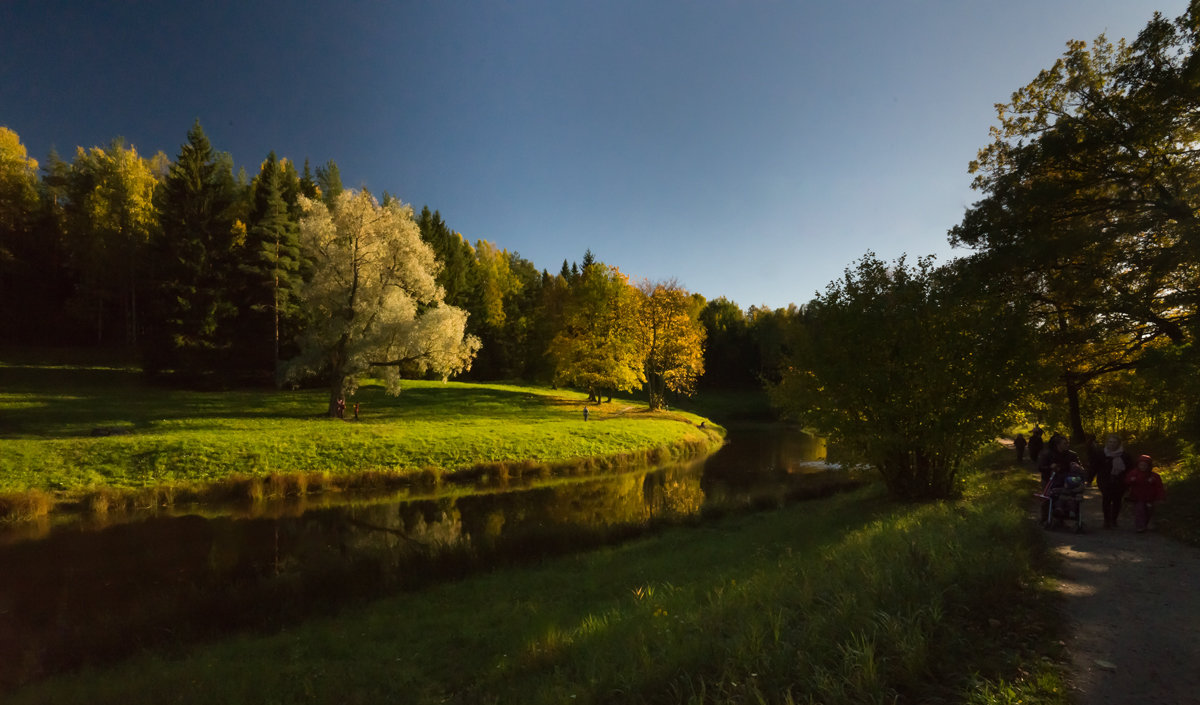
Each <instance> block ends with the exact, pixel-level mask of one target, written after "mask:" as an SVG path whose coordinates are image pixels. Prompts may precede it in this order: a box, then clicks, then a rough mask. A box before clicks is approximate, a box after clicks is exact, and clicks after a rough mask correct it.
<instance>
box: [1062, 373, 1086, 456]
mask: <svg viewBox="0 0 1200 705" xmlns="http://www.w3.org/2000/svg"><path fill="white" fill-rule="evenodd" d="M1079 389H1080V385H1079V384H1078V383H1077V382H1074V381H1072V380H1067V409H1068V411H1069V412H1070V415H1071V442H1072V443H1082V442H1083V440H1084V438H1085V437H1086V436H1087V434H1086V433H1084V431H1083V415H1082V413H1081V412H1080V410H1079Z"/></svg>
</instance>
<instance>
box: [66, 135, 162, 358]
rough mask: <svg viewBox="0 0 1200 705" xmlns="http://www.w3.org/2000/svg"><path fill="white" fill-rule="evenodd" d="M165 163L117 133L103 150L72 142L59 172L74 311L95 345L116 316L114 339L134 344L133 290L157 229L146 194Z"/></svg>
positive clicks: (151, 200) (137, 304)
mask: <svg viewBox="0 0 1200 705" xmlns="http://www.w3.org/2000/svg"><path fill="white" fill-rule="evenodd" d="M166 163H167V158H166V156H165V155H163V154H162V153H159V154H158V155H156V156H155V157H154V158H153V159H152V160H148V159H144V158H142V157H141V156H139V155H138V153H137V150H136V149H135V148H134V147H133V146H132V145H130V146H126V145H125V143H124V141H123V140H121V139H120V138H118V139H115V140H113V141H112V143H111V144H109V145H108V146H107V147H93V148H91V149H88V150H85V149H84V148H83V147H79V148H78V149H77V150H76V152H75V160H74V162H72V163H71V166H70V170H69V172H68V173H67V182H66V189H65V195H66V200H65V201H64V202H63V203H62V204H61V206H62V210H63V227H64V230H65V233H64V234H65V236H66V243H67V251H68V253H69V256H70V260H69V266H70V267H71V268H72V269H73V270H74V271H75V273H76V275H77V277H78V284H77V291H76V296H75V299H74V308H75V310H76V311H77V312H79V316H80V318H81V319H82V320H84V321H86V322H88V323H90V324H91V325H93V326H94V328H93V330H94V333H95V340H96V342H98V343H101V342H104V341H105V339H106V337H105V336H106V334H107V330H106V329H107V325H106V321H107V320H108V319H109V318H110V317H111V316H113V315H117V316H120V317H121V319H122V320H123V321H124V331H123V335H122V336H121V339H123V340H124V342H125V343H126V344H128V345H136V344H137V342H138V340H137V339H138V332H139V328H140V325H139V316H140V308H141V306H142V305H143V304H142V302H141V301H139V296H138V294H139V292H142V289H143V285H144V278H145V276H146V269H147V266H148V265H147V261H146V259H147V253H148V248H149V244H150V239H151V237H152V236H153V234H154V232H155V230H156V229H157V227H158V222H159V214H158V209H157V208H156V207H155V204H154V193H155V189H156V188H157V187H158V184H159V177H158V174H160V173H162V171H163V170H164V168H165V165H166ZM143 293H144V292H143Z"/></svg>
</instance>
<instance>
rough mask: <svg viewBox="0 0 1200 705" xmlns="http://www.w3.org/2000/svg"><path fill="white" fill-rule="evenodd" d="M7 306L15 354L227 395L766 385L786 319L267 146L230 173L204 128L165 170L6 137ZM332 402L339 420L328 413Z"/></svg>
mask: <svg viewBox="0 0 1200 705" xmlns="http://www.w3.org/2000/svg"><path fill="white" fill-rule="evenodd" d="M0 169H2V177H0V178H2V181H0V237H2V239H0V295H2V296H3V300H4V301H5V302H6V303H5V305H4V307H3V313H2V315H3V321H2V322H0V325H2V326H3V329H4V330H5V331H6V335H5V337H6V339H7V341H8V342H9V343H12V344H26V345H75V346H95V347H99V348H105V347H107V348H123V349H126V350H130V351H136V353H137V355H138V357H139V359H140V361H141V363H142V365H143V367H144V369H145V370H146V372H147V373H148V374H150V375H152V376H155V377H158V378H166V379H168V380H170V381H174V382H176V383H181V384H188V385H201V386H207V387H214V388H221V387H229V386H237V385H268V384H280V385H282V384H296V383H312V382H328V383H329V385H330V389H331V404H335V403H336V398H337V397H338V396H341V395H344V394H345V393H348V392H350V391H352V389H353V384H354V380H356V379H357V378H358V377H359V376H361V375H362V374H364V373H367V372H374V373H377V374H378V375H379V376H383V377H389V376H390V377H392V378H393V379H394V378H396V377H398V375H400V374H416V375H441V376H458V377H460V378H465V379H473V380H496V379H511V380H517V379H522V380H530V381H539V382H553V383H560V384H570V385H575V386H579V387H581V388H584V389H587V390H589V391H591V392H593V393H594V394H595V395H597V396H598V395H600V394H602V393H604V392H606V391H607V392H609V393H611V391H612V390H626V391H630V390H635V389H643V388H644V389H645V391H646V392H647V393H648V396H649V398H650V400H651V402H652V404H653V405H654V406H661V405H662V404H664V403H665V401H666V399H667V395H668V394H677V395H679V394H682V395H688V394H691V393H692V392H693V391H694V390H695V389H696V386H697V384H698V383H699V382H700V380H701V379H702V378H703V382H704V384H705V385H706V386H708V387H710V388H746V387H756V386H758V385H759V383H760V379H761V378H762V377H763V376H764V375H769V374H773V371H774V370H775V369H777V368H778V359H779V356H780V354H781V348H780V346H781V344H782V342H781V341H782V336H781V330H782V328H783V324H784V321H785V320H786V319H787V318H789V317H790V316H792V315H794V312H795V309H794V308H793V309H791V310H774V311H773V310H768V309H765V308H754V307H752V308H750V309H749V310H746V311H744V310H742V309H741V308H740V307H738V306H737V305H736V304H734V303H732V302H730V301H728V300H726V299H724V298H718V299H715V300H713V301H706V300H705V299H704V298H703V297H702V296H700V295H699V294H695V293H691V292H688V291H686V290H685V289H683V288H682V287H680V286H679V285H678V284H676V283H675V282H673V281H667V282H654V283H651V282H636V283H635V282H630V281H629V279H628V277H626V276H625V275H624V274H623V273H621V272H620V270H619V269H618V268H616V267H613V266H609V265H607V264H605V263H603V262H600V261H598V260H597V259H596V258H595V257H594V256H593V255H592V253H591V251H590V250H589V251H588V252H586V253H584V254H583V258H582V261H581V262H567V261H564V262H563V263H562V266H561V268H560V269H559V270H558V271H556V272H553V273H551V272H549V271H547V270H545V269H541V270H539V269H538V268H537V267H536V266H535V265H534V264H533V263H532V262H530V261H529V260H527V259H524V258H523V257H521V256H520V255H519V254H518V253H516V252H510V251H508V250H505V249H502V248H500V247H498V246H497V245H494V244H492V243H491V242H488V241H487V240H482V239H481V240H477V241H475V242H474V243H473V244H472V243H471V242H469V241H468V240H467V238H465V237H464V236H463V235H462V234H461V233H458V232H456V231H454V230H452V229H451V228H450V227H449V226H448V224H447V223H446V221H445V220H444V219H443V217H442V215H441V214H440V213H439V212H438V211H436V210H435V211H431V210H430V209H429V208H428V207H425V208H423V209H422V210H421V211H420V212H419V213H416V212H414V211H413V209H412V208H410V207H409V206H407V205H404V204H402V203H401V202H400V201H399V200H398V199H397V198H396V197H394V196H392V195H390V194H388V193H386V192H384V193H383V194H382V195H381V196H380V197H379V198H376V197H375V196H373V195H372V194H370V193H368V192H365V191H363V190H359V191H355V190H352V189H346V188H345V187H344V186H343V184H342V181H341V175H340V172H339V169H338V166H337V164H336V163H335V162H333V161H330V162H327V163H326V164H323V165H320V166H318V167H316V168H315V169H312V168H311V167H310V165H309V163H308V161H307V160H306V161H305V162H304V163H303V165H302V166H299V167H298V165H297V163H296V162H295V161H293V160H290V159H287V158H280V157H277V156H276V155H275V154H274V153H273V152H272V153H271V154H269V155H267V157H266V158H265V159H264V160H263V161H262V163H261V165H260V167H259V169H258V172H257V173H256V174H254V175H253V176H248V175H247V174H246V173H245V172H244V170H242V171H239V172H237V173H235V171H234V167H233V160H232V158H231V156H230V155H229V154H227V153H223V152H220V151H218V150H216V149H215V148H214V147H213V146H212V145H211V144H210V143H209V140H208V138H207V137H206V135H205V134H204V130H203V128H202V127H201V125H200V123H199V122H198V121H197V123H196V124H195V125H193V127H192V128H191V130H189V131H188V133H187V139H186V142H184V143H183V144H182V146H181V148H180V151H179V153H178V155H177V156H176V158H175V159H174V160H171V159H169V158H168V157H167V156H166V155H164V154H163V153H161V152H160V153H158V154H155V155H153V156H149V157H146V156H143V155H140V154H139V153H138V152H137V150H136V148H135V147H134V146H132V145H128V144H126V143H125V142H124V141H123V140H121V139H119V138H118V139H115V140H113V141H112V142H111V143H110V144H108V145H105V146H96V147H91V148H87V149H85V148H83V147H79V148H77V150H76V152H75V154H74V157H73V159H71V160H70V161H66V160H64V159H62V158H61V157H59V156H58V155H57V154H54V153H52V154H50V155H49V157H48V159H47V160H46V161H45V162H44V163H43V164H41V165H39V164H38V162H37V161H36V160H35V159H33V158H31V157H30V156H29V155H28V154H27V151H26V149H25V148H24V146H23V145H22V144H21V141H20V138H19V136H18V135H17V134H16V133H14V132H13V131H12V130H9V129H7V128H3V127H0ZM332 408H333V407H332V406H331V409H332Z"/></svg>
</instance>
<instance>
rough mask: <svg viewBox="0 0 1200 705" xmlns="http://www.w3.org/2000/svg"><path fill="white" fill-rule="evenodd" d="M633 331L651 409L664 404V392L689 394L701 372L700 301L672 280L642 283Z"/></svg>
mask: <svg viewBox="0 0 1200 705" xmlns="http://www.w3.org/2000/svg"><path fill="white" fill-rule="evenodd" d="M638 291H639V292H640V294H641V300H640V306H639V308H638V319H637V329H636V330H637V333H638V335H639V337H640V347H641V349H642V350H643V351H644V355H645V358H644V363H643V365H644V370H645V378H646V392H647V395H648V397H649V402H650V408H651V409H661V408H663V406H664V405H665V404H666V393H667V392H668V391H670V392H674V393H676V394H682V395H683V396H691V395H692V394H693V393H694V392H695V391H696V382H697V381H698V380H699V379H700V377H701V375H703V374H704V339H705V331H704V326H703V324H701V323H700V321H699V320H698V316H699V307H698V306H697V305H696V304H697V303H700V305H701V306H702V305H703V302H702V301H699V302H698V301H697V300H695V299H693V298H692V295H690V294H689V293H688V292H687V291H685V290H684V289H683V288H682V287H680V286H679V285H678V284H677V283H676V282H674V281H669V282H659V283H651V282H649V281H646V282H642V283H641V284H640V285H639V286H638Z"/></svg>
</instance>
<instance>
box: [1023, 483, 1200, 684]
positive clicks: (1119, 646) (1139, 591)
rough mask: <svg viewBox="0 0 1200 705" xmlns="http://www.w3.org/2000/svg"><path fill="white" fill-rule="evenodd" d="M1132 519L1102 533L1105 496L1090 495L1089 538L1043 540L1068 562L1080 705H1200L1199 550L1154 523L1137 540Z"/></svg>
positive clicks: (1064, 586) (1061, 576)
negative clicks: (1165, 533)
mask: <svg viewBox="0 0 1200 705" xmlns="http://www.w3.org/2000/svg"><path fill="white" fill-rule="evenodd" d="M1030 484H1031V485H1034V484H1036V481H1035V482H1032V483H1030ZM1167 499H1168V501H1170V497H1168V498H1167ZM1132 509H1133V508H1132V507H1131V506H1130V505H1128V504H1126V505H1125V506H1124V507H1123V508H1122V510H1121V517H1120V526H1119V527H1118V528H1116V529H1104V528H1101V527H1102V526H1103V524H1104V519H1103V516H1102V515H1101V510H1100V491H1099V490H1098V489H1095V488H1087V490H1086V491H1085V494H1084V503H1083V515H1084V524H1085V526H1084V531H1083V533H1080V534H1076V533H1074V530H1073V527H1071V528H1058V529H1054V530H1050V531H1047V532H1046V536H1047V540H1048V541H1049V543H1050V546H1051V547H1052V548H1053V550H1054V551H1055V552H1057V553H1058V555H1060V556H1061V557H1062V561H1061V568H1060V570H1059V572H1058V576H1057V579H1058V585H1059V591H1060V592H1061V594H1062V595H1063V598H1064V609H1065V612H1066V614H1065V617H1066V619H1067V620H1068V623H1069V627H1070V628H1069V630H1068V634H1069V637H1068V638H1067V640H1066V647H1067V654H1068V657H1069V659H1070V661H1069V663H1068V665H1069V667H1070V671H1069V674H1068V680H1069V682H1070V683H1071V686H1072V689H1073V690H1074V695H1075V701H1076V702H1077V703H1079V704H1080V705H1109V704H1112V705H1116V704H1118V703H1147V704H1149V703H1153V704H1155V705H1175V704H1183V703H1187V704H1188V705H1200V548H1196V547H1193V546H1189V545H1187V544H1183V543H1179V542H1177V541H1174V540H1172V539H1169V538H1167V537H1165V536H1160V535H1158V534H1156V533H1155V532H1154V524H1153V522H1152V523H1151V530H1150V531H1148V532H1146V533H1137V532H1135V531H1134V529H1133V511H1132Z"/></svg>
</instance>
